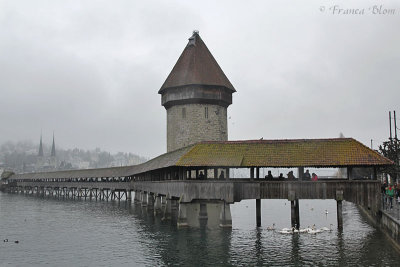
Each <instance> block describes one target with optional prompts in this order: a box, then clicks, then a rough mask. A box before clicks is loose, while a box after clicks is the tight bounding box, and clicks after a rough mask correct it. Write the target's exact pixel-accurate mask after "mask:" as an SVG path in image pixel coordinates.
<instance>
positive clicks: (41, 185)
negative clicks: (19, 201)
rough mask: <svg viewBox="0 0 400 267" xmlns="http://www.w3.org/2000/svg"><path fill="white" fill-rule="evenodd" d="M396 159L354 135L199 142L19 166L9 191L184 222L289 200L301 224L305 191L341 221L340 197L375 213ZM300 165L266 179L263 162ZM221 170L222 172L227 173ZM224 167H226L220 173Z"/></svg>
mask: <svg viewBox="0 0 400 267" xmlns="http://www.w3.org/2000/svg"><path fill="white" fill-rule="evenodd" d="M391 164H393V162H391V161H390V160H388V159H387V158H385V157H383V156H381V155H380V154H379V153H377V152H375V151H373V150H371V149H369V148H368V147H366V146H364V145H363V144H361V143H360V142H358V141H356V140H354V139H352V138H336V139H296V140H250V141H222V142H221V141H216V142H200V143H197V144H194V145H190V146H187V147H184V148H181V149H178V150H175V151H172V152H169V153H166V154H163V155H160V156H158V157H156V158H154V159H152V160H149V161H147V162H145V163H143V164H139V165H135V166H126V167H114V168H102V169H86V170H70V171H57V172H43V173H25V174H16V175H13V176H12V177H10V178H9V183H8V190H9V191H10V192H23V193H26V194H38V195H42V196H43V195H45V196H46V195H53V196H58V197H77V198H91V199H92V198H93V199H99V200H108V199H110V200H114V199H115V200H121V199H127V200H131V194H132V192H134V193H135V194H134V199H135V202H137V203H141V204H142V206H147V208H148V209H151V210H153V209H154V211H155V212H157V213H158V212H161V213H163V216H164V218H169V217H170V216H171V212H172V211H173V210H174V209H176V210H177V211H178V212H177V222H178V225H179V226H186V225H193V226H197V225H202V224H205V223H207V221H208V222H209V223H210V222H211V221H218V223H219V224H220V226H228V227H229V226H231V215H230V206H229V205H230V204H231V203H234V202H239V201H241V200H243V199H255V200H256V221H257V226H260V225H261V199H287V200H289V201H291V207H292V209H291V218H292V226H295V227H299V226H300V218H299V200H300V199H335V200H337V207H338V209H337V214H338V216H337V217H338V227H339V228H341V227H342V225H343V223H342V215H341V207H342V201H343V200H346V201H350V202H354V203H356V204H359V205H362V206H363V207H364V208H366V209H367V210H369V211H370V213H371V215H373V216H378V214H379V208H380V201H381V200H380V195H379V192H380V183H379V181H378V180H377V173H378V172H379V169H380V168H381V167H384V166H387V165H391ZM264 167H268V168H297V169H298V174H299V175H298V176H299V177H298V178H296V179H295V180H290V181H289V180H288V179H284V180H278V179H273V180H265V179H262V178H261V177H260V168H264ZM233 168H246V169H248V170H249V172H250V173H249V177H250V178H231V177H229V174H230V169H233ZM305 168H346V170H347V172H346V175H345V177H342V178H340V179H338V178H337V177H331V178H330V179H323V180H318V181H309V180H305V179H303V173H304V169H305ZM354 168H369V170H370V173H371V176H370V177H369V179H356V178H357V177H355V176H354V173H353V170H354ZM222 173H223V174H222ZM221 174H222V175H221Z"/></svg>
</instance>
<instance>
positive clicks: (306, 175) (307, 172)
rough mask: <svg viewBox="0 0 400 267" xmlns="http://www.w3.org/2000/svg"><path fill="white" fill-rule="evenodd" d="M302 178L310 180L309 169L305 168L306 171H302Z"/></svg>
mask: <svg viewBox="0 0 400 267" xmlns="http://www.w3.org/2000/svg"><path fill="white" fill-rule="evenodd" d="M303 179H304V181H311V175H310V171H309V170H306V172H305V173H304V176H303Z"/></svg>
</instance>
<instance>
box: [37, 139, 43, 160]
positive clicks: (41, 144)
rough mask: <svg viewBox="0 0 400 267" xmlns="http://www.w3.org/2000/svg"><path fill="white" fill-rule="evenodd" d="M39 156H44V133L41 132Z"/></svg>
mask: <svg viewBox="0 0 400 267" xmlns="http://www.w3.org/2000/svg"><path fill="white" fill-rule="evenodd" d="M38 156H39V157H43V143H42V134H40V144H39V154H38Z"/></svg>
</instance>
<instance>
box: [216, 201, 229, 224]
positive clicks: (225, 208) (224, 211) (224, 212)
mask: <svg viewBox="0 0 400 267" xmlns="http://www.w3.org/2000/svg"><path fill="white" fill-rule="evenodd" d="M219 226H220V227H223V228H232V215H231V205H230V204H229V203H226V202H225V201H224V202H223V203H222V205H221V213H220V215H219Z"/></svg>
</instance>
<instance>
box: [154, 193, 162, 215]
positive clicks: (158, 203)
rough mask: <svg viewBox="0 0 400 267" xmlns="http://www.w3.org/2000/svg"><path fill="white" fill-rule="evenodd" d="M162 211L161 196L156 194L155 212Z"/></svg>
mask: <svg viewBox="0 0 400 267" xmlns="http://www.w3.org/2000/svg"><path fill="white" fill-rule="evenodd" d="M161 212H162V205H161V196H160V195H156V200H155V202H154V214H160V213H161Z"/></svg>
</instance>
